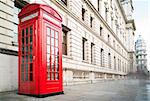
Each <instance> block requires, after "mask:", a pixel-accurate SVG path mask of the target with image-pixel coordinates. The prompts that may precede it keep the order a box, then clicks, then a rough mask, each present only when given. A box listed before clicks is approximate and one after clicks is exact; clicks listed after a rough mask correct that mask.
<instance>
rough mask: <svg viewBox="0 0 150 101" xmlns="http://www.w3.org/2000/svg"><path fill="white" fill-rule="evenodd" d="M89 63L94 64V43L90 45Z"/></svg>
mask: <svg viewBox="0 0 150 101" xmlns="http://www.w3.org/2000/svg"><path fill="white" fill-rule="evenodd" d="M91 63H94V43H91Z"/></svg>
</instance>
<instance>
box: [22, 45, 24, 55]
mask: <svg viewBox="0 0 150 101" xmlns="http://www.w3.org/2000/svg"><path fill="white" fill-rule="evenodd" d="M22 54H24V46H22Z"/></svg>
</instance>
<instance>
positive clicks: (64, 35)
mask: <svg viewBox="0 0 150 101" xmlns="http://www.w3.org/2000/svg"><path fill="white" fill-rule="evenodd" d="M62 32H63V40H62V53H63V55H67V31H64V30H63V31H62Z"/></svg>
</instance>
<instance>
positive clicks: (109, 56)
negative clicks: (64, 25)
mask: <svg viewBox="0 0 150 101" xmlns="http://www.w3.org/2000/svg"><path fill="white" fill-rule="evenodd" d="M108 64H109V65H108V68H111V55H110V53H108Z"/></svg>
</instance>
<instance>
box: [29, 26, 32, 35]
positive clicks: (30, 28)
mask: <svg viewBox="0 0 150 101" xmlns="http://www.w3.org/2000/svg"><path fill="white" fill-rule="evenodd" d="M32 33H33V30H32V26H30V35H32Z"/></svg>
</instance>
